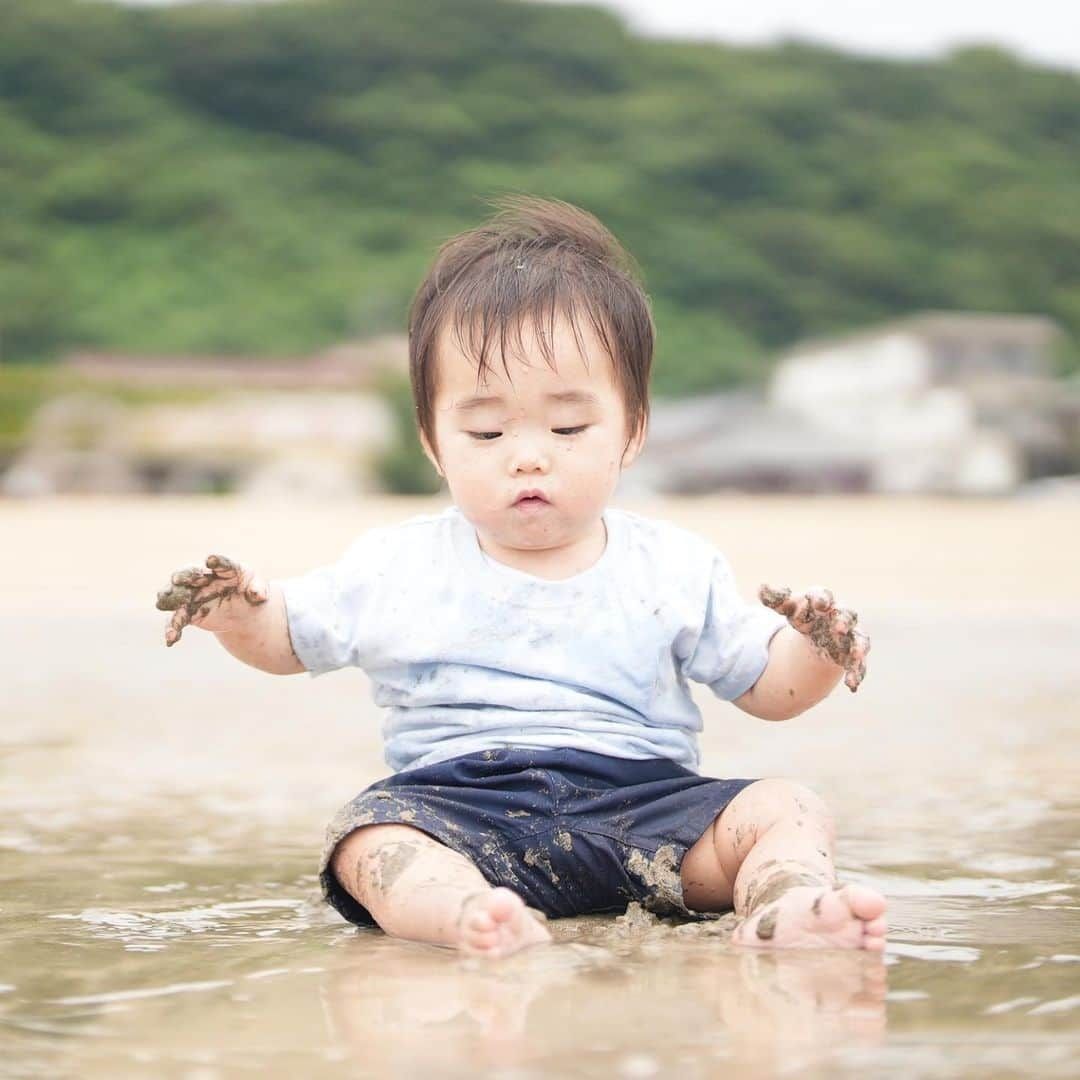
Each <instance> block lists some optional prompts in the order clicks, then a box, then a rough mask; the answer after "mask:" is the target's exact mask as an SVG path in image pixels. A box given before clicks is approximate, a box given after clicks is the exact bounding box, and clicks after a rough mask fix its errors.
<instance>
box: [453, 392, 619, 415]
mask: <svg viewBox="0 0 1080 1080" xmlns="http://www.w3.org/2000/svg"><path fill="white" fill-rule="evenodd" d="M544 396H545V397H546V398H547V399H548V401H556V402H561V403H567V404H570V405H599V404H600V399H599V398H598V397H597V396H596V395H595V394H593V393H591V392H590V391H588V390H561V391H559V392H558V393H555V394H545V395H544ZM505 401H506V399H505V398H501V397H499V396H498V395H497V394H487V395H484V394H476V395H474V396H473V397H467V398H462V400H461V401H459V402H457V403H456V404H455V405H454V409H455V410H456V411H457V412H466V411H468V410H469V409H479V408H482V407H483V406H484V405H503V404H505Z"/></svg>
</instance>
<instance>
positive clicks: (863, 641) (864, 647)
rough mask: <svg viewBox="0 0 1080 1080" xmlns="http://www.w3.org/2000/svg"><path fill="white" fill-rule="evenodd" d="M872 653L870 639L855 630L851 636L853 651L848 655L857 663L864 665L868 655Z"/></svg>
mask: <svg viewBox="0 0 1080 1080" xmlns="http://www.w3.org/2000/svg"><path fill="white" fill-rule="evenodd" d="M869 651H870V639H869V638H868V637H867V636H866V635H865V634H863V633H861V632H860V631H858V630H855V631H853V632H852V634H851V649H850V650H849V652H848V655H849V656H850V657H851V659H852V660H853V661H855V662H856V663H863V662H865V660H866V654H867V653H868V652H869Z"/></svg>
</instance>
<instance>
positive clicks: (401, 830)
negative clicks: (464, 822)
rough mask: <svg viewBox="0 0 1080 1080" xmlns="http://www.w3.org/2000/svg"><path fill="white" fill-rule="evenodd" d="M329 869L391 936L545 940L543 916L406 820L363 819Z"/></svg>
mask: <svg viewBox="0 0 1080 1080" xmlns="http://www.w3.org/2000/svg"><path fill="white" fill-rule="evenodd" d="M330 865H331V869H332V870H333V872H334V875H335V876H336V877H337V879H338V881H340V882H341V884H342V886H343V887H344V888H345V889H346V890H347V891H348V892H349V893H350V895H351V896H352V897H353V898H354V899H355V900H357V901H358V902H359V903H361V904H363V905H364V907H366V908H367V909H368V911H370V912H371V915H372V918H374V919H375V921H376V922H377V923H378V924H379V926H380V927H381V928H382V929H383V930H384V931H386V933H388V934H391V935H393V936H394V937H402V938H409V939H410V940H413V941H426V942H429V943H431V944H433V945H450V946H454V947H456V948H459V949H461V950H462V951H464V952H468V953H480V954H483V955H486V956H492V957H496V956H507V955H509V954H510V953H512V952H517V950H518V949H523V948H525V947H526V946H528V945H537V944H540V943H541V942H545V941H550V940H551V934H549V933H548V930H547V927H545V926H544V925H543V922H542V921H540V920H542V919H543V916H542V915H539V913H538V912H534V911H533V910H532V909H531V908H527V907H526V906H525V902H524V901H523V900H522V899H521V897H520V896H518V895H517V893H514V892H511V891H510V890H509V889H505V888H494V887H493V886H491V885H489V884H488V882H487V881H486V880H485V879H484V876H483V875H482V874H481V873H480V871H479V870H477V868H476V867H475V866H474V865H473V864H472V863H471V862H470V861H469V860H468V859H467V858H465V856H464V855H460V854H458V852H456V851H451V850H450V848H448V847H446V845H445V844H440V843H439V842H438V841H437V840H435V839H434V838H433V837H431V836H428V834H427V833H425V832H421V831H420V830H419V829H414V828H412V826H410V825H365V826H363V827H362V828H359V829H356V830H355V831H353V832H351V833H350V834H349V835H348V836H346V837H345V839H344V840H342V841H341V843H340V844H338V846H337V847H336V848H335V849H334V855H333V858H332V860H331V864H330Z"/></svg>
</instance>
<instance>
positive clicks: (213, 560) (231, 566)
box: [206, 555, 244, 578]
mask: <svg viewBox="0 0 1080 1080" xmlns="http://www.w3.org/2000/svg"><path fill="white" fill-rule="evenodd" d="M206 565H207V566H208V567H210V569H211V570H213V572H214V576H215V577H219V578H223V577H229V576H231V575H232V574H237V575H240V574H243V572H244V568H243V567H242V566H241V565H240V564H239V563H238V562H234V561H233V560H232V559H230V558H228V556H226V555H207V556H206Z"/></svg>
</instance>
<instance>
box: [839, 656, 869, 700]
mask: <svg viewBox="0 0 1080 1080" xmlns="http://www.w3.org/2000/svg"><path fill="white" fill-rule="evenodd" d="M849 665H850V666H848V667H847V668H846V669H845V672H844V685H845V686H846V687H847V688H848V689H849V690H850V691H851V692H852V693H853V694H854V693H855V691H856V690H858V689H859V684H860V683H861V682H862V681H863V679H865V678H866V664H865V663H864V662H863V661H861V660H860V661H858V662H857V663H856V662H851V661H849Z"/></svg>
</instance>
